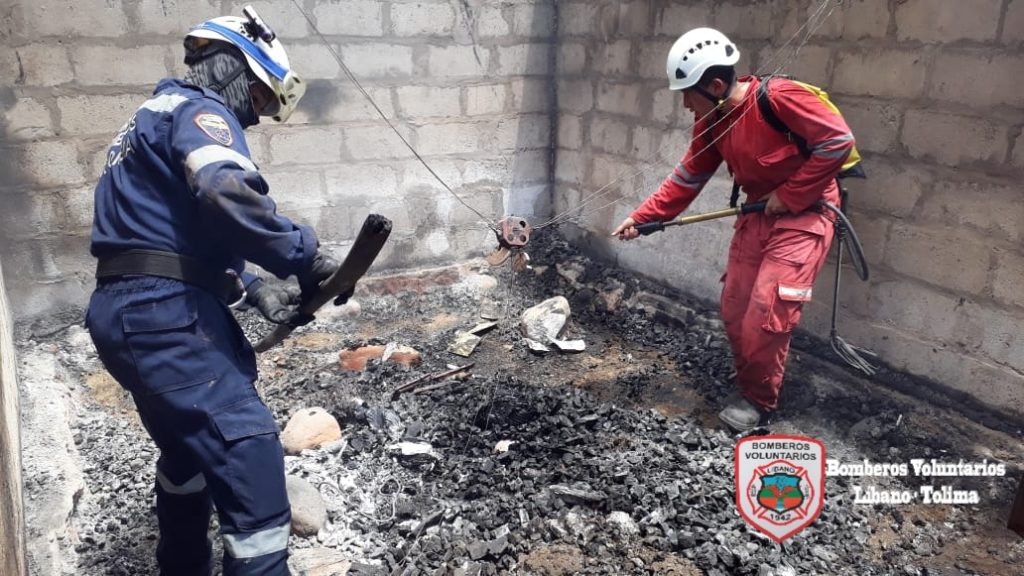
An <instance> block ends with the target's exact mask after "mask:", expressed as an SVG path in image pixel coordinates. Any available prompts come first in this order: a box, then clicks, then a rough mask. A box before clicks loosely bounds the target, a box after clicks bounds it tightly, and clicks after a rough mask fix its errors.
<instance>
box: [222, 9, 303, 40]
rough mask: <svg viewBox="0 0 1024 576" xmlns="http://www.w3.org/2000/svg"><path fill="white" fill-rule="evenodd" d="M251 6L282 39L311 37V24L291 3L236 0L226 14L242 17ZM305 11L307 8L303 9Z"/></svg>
mask: <svg viewBox="0 0 1024 576" xmlns="http://www.w3.org/2000/svg"><path fill="white" fill-rule="evenodd" d="M247 4H251V5H252V6H253V8H255V9H256V11H257V12H259V14H260V18H263V20H264V21H265V22H266V23H267V25H269V26H270V27H271V28H273V29H274V32H275V33H276V34H277V35H278V36H280V37H281V38H302V37H305V36H307V35H309V31H308V27H309V23H308V22H306V17H305V16H303V15H302V13H301V12H299V11H298V10H296V9H295V5H294V4H292V3H291V2H280V1H277V0H235V1H233V2H228V4H227V8H226V10H227V11H226V12H225V13H224V14H230V15H232V16H241V15H242V8H244V7H245V6H246V5H247ZM303 10H305V8H303ZM222 15H223V14H222Z"/></svg>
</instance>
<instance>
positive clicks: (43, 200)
mask: <svg viewBox="0 0 1024 576" xmlns="http://www.w3.org/2000/svg"><path fill="white" fill-rule="evenodd" d="M19 196H20V197H19V198H17V199H15V200H13V201H11V202H10V203H11V204H14V205H15V206H17V207H18V211H17V217H16V218H8V219H5V220H6V222H5V223H4V234H5V236H6V237H7V238H10V239H12V240H29V239H32V238H37V237H39V236H41V235H45V234H50V233H54V232H61V233H62V232H63V231H64V229H65V228H66V227H67V223H66V222H65V217H64V201H63V199H62V198H61V197H60V196H59V195H58V194H55V193H52V192H49V193H33V194H24V195H19Z"/></svg>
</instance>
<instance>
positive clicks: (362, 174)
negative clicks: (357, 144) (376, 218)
mask: <svg viewBox="0 0 1024 576" xmlns="http://www.w3.org/2000/svg"><path fill="white" fill-rule="evenodd" d="M324 178H325V181H326V183H327V190H326V191H325V193H326V196H327V198H328V201H330V202H332V203H334V204H336V205H339V206H346V205H347V203H348V200H349V199H352V198H359V197H364V198H375V197H391V198H394V197H395V193H396V191H397V190H398V175H397V173H396V172H395V169H394V168H392V167H391V166H382V165H379V164H342V165H339V166H336V167H333V168H329V169H327V170H325V171H324Z"/></svg>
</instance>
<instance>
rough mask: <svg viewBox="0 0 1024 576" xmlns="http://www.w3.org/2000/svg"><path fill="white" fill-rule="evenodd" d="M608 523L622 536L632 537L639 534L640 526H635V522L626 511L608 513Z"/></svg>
mask: <svg viewBox="0 0 1024 576" xmlns="http://www.w3.org/2000/svg"><path fill="white" fill-rule="evenodd" d="M608 524H610V525H611V527H612V529H613V530H615V532H616V533H618V534H619V536H622V537H623V538H633V537H636V536H639V535H640V527H639V526H637V523H636V522H635V521H634V520H633V518H632V517H631V516H630V515H629V514H628V513H626V512H622V511H615V512H612V513H611V514H609V515H608Z"/></svg>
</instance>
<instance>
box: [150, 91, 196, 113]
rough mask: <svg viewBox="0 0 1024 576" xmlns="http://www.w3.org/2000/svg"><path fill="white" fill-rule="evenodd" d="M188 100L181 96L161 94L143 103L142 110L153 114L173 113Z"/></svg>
mask: <svg viewBox="0 0 1024 576" xmlns="http://www.w3.org/2000/svg"><path fill="white" fill-rule="evenodd" d="M186 100H188V98H187V97H185V96H182V95H181V94H161V95H159V96H157V97H156V98H150V99H149V100H146V101H145V102H143V103H142V106H141V108H144V109H146V110H149V111H151V112H173V111H174V109H175V108H177V107H178V106H180V105H181V104H182V103H183V102H185V101H186Z"/></svg>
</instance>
